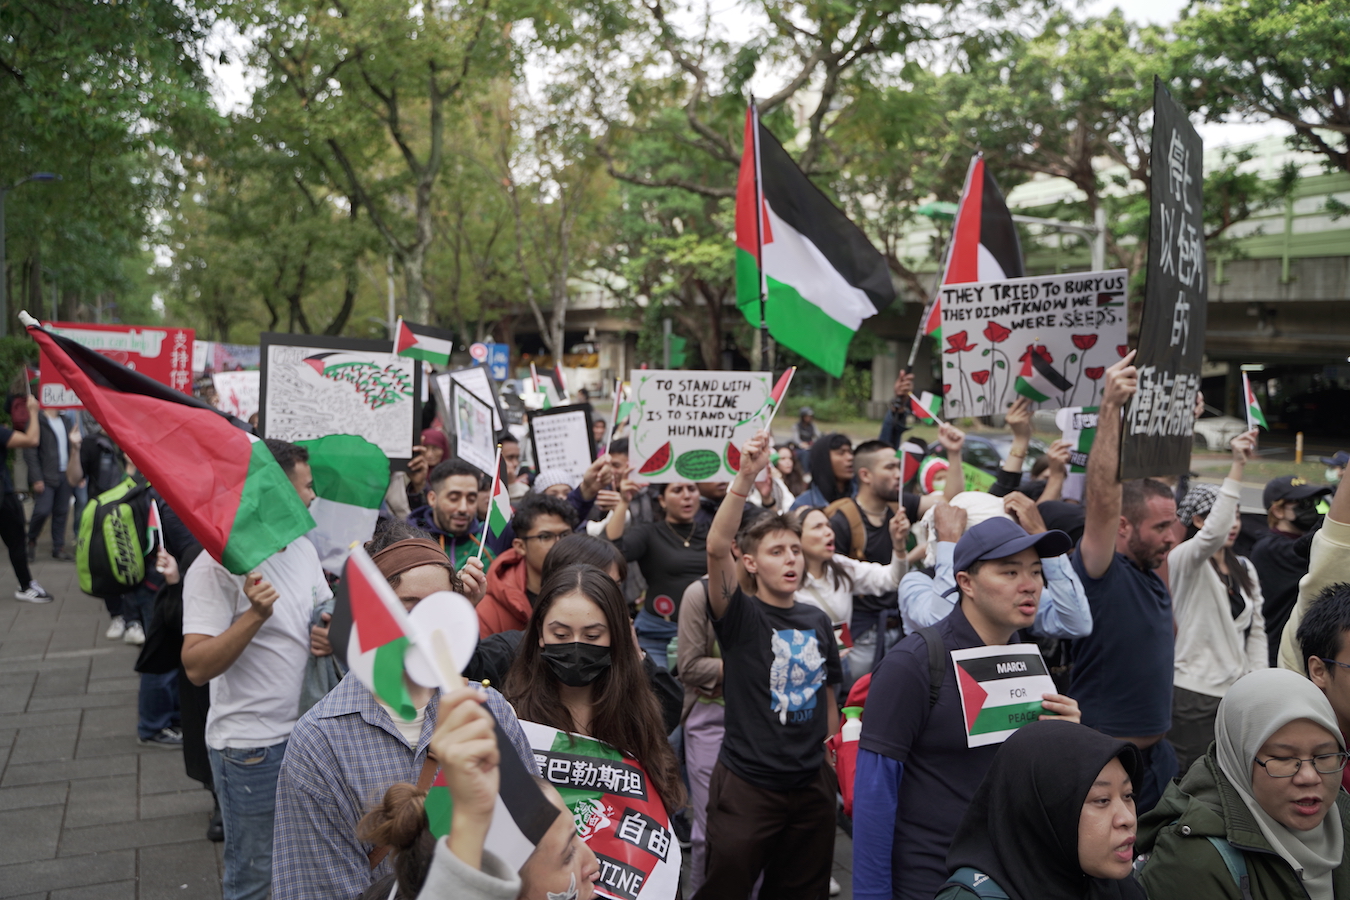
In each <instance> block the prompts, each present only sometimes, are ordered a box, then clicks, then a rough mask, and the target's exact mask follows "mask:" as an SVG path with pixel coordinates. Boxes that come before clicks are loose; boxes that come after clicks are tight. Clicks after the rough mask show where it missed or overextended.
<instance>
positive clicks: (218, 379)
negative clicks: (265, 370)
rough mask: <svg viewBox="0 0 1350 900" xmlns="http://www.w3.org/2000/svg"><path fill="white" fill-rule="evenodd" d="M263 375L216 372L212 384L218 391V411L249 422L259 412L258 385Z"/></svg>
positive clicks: (256, 373) (258, 373) (257, 373)
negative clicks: (250, 417) (249, 418)
mask: <svg viewBox="0 0 1350 900" xmlns="http://www.w3.org/2000/svg"><path fill="white" fill-rule="evenodd" d="M261 377H262V373H261V372H258V371H256V370H254V371H252V372H216V373H215V374H214V375H212V376H211V383H212V384H213V385H214V386H215V389H216V409H219V410H222V411H224V412H227V413H229V414H230V415H232V416H237V417H238V418H240V419H243V420H244V421H245V422H247V421H248V417H249V416H251V415H253V414H254V413H255V412H257V411H258V383H259V380H260V379H261Z"/></svg>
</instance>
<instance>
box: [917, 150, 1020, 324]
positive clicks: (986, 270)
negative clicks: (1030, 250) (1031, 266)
mask: <svg viewBox="0 0 1350 900" xmlns="http://www.w3.org/2000/svg"><path fill="white" fill-rule="evenodd" d="M1024 275H1026V269H1025V267H1024V266H1023V265H1022V243H1021V241H1020V240H1019V239H1018V237H1017V226H1016V225H1014V224H1013V219H1012V213H1010V212H1008V204H1007V203H1006V202H1004V200H1003V192H1002V191H1000V190H999V189H998V185H997V184H995V183H994V176H993V175H991V174H989V170H988V169H987V168H985V165H984V157H983V156H982V155H980V154H976V155H975V157H974V158H973V159H971V161H970V168H969V169H967V170H966V184H965V187H964V188H963V189H962V191H961V202H960V204H959V206H958V207H957V210H956V221H955V222H954V223H953V225H952V238H951V246H950V247H949V248H948V250H947V259H946V263H945V265H944V267H943V272H942V283H943V284H966V283H969V282H975V281H1004V280H1006V279H1009V278H1021V277H1023V276H1024ZM923 330H924V334H931V335H934V336H935V337H936V338H937V339H938V340H941V339H942V309H941V307H940V306H939V305H938V300H937V298H936V297H934V298H933V302H932V303H930V304H929V307H928V314H927V316H925V318H924V323H923Z"/></svg>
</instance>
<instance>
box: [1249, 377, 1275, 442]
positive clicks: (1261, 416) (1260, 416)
mask: <svg viewBox="0 0 1350 900" xmlns="http://www.w3.org/2000/svg"><path fill="white" fill-rule="evenodd" d="M1242 396H1243V397H1244V398H1245V399H1246V401H1247V430H1248V431H1251V430H1252V429H1253V428H1255V427H1257V426H1258V425H1259V426H1261V427H1262V428H1264V429H1265V430H1266V431H1269V430H1270V426H1269V425H1267V424H1266V415H1265V413H1263V412H1261V404H1260V403H1258V402H1257V401H1256V392H1255V391H1253V390H1252V385H1251V382H1250V381H1248V380H1247V373H1246V372H1243V373H1242Z"/></svg>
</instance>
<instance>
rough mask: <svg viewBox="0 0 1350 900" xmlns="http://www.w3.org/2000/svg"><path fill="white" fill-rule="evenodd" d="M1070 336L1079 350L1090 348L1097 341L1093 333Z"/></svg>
mask: <svg viewBox="0 0 1350 900" xmlns="http://www.w3.org/2000/svg"><path fill="white" fill-rule="evenodd" d="M1071 337H1073V345H1074V346H1075V347H1077V348H1078V349H1079V350H1091V349H1092V348H1093V346H1094V345H1095V344H1096V343H1097V335H1095V334H1075V335H1071Z"/></svg>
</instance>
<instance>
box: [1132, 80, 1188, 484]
mask: <svg viewBox="0 0 1350 900" xmlns="http://www.w3.org/2000/svg"><path fill="white" fill-rule="evenodd" d="M1202 151H1203V145H1202V143H1201V140H1200V136H1199V135H1198V134H1196V133H1195V129H1194V128H1192V127H1191V123H1190V122H1189V121H1188V120H1187V118H1186V110H1185V109H1183V108H1182V107H1181V106H1179V105H1178V104H1177V102H1176V101H1175V100H1173V99H1172V95H1171V94H1170V93H1168V91H1167V88H1165V87H1163V84H1162V82H1161V81H1159V80H1157V79H1155V80H1154V84H1153V146H1152V159H1151V162H1150V174H1151V177H1152V190H1151V196H1150V220H1149V235H1148V284H1147V286H1146V288H1145V290H1144V315H1143V321H1142V322H1141V324H1140V327H1139V355H1138V357H1137V358H1136V359H1135V365H1136V366H1137V367H1138V368H1139V391H1138V393H1136V394H1135V395H1134V398H1133V400H1131V402H1130V405H1129V408H1128V409H1127V410H1126V414H1125V427H1124V429H1123V432H1124V439H1123V442H1122V445H1121V452H1120V477H1121V478H1122V479H1130V478H1143V477H1146V476H1149V475H1179V474H1182V473H1184V472H1185V471H1186V470H1187V467H1188V466H1189V464H1190V456H1191V444H1192V440H1193V438H1192V434H1191V433H1192V430H1193V428H1194V425H1195V396H1196V393H1197V392H1198V391H1199V389H1200V366H1201V356H1202V355H1203V353H1204V349H1205V315H1206V297H1207V293H1206V279H1205V230H1204V205H1203V202H1202V196H1201V191H1202V188H1203V186H1204V169H1203V164H1202V159H1201V155H1202Z"/></svg>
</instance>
